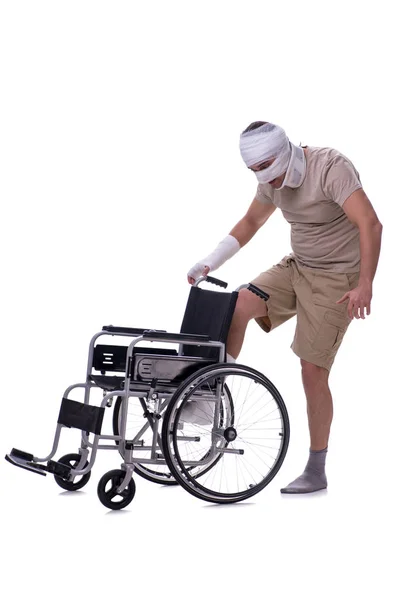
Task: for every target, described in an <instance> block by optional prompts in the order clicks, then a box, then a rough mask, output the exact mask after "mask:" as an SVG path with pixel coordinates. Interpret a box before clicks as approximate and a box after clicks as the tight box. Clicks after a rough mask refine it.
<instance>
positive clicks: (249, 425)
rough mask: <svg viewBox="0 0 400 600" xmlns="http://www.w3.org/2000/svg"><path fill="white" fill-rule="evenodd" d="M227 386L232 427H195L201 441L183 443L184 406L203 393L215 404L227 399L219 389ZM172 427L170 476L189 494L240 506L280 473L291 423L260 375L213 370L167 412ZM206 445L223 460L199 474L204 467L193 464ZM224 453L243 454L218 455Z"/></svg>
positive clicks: (184, 388) (245, 369)
mask: <svg viewBox="0 0 400 600" xmlns="http://www.w3.org/2000/svg"><path fill="white" fill-rule="evenodd" d="M216 383H217V385H218V386H219V387H217V386H216ZM222 386H223V387H222ZM226 387H227V388H228V389H229V390H230V393H231V395H232V399H233V405H234V411H235V419H234V423H228V422H226V423H224V424H223V427H219V428H218V427H215V422H214V424H212V423H210V424H209V425H207V426H205V425H202V426H196V432H197V441H187V440H184V439H182V436H180V434H179V431H178V429H177V422H178V421H179V417H180V414H181V411H182V409H183V407H184V406H185V404H186V403H187V402H188V401H189V400H190V399H193V398H194V397H195V396H196V395H197V396H198V397H200V396H202V395H204V394H205V393H207V394H208V396H209V397H210V398H211V397H214V401H215V400H216V399H217V398H218V397H221V396H222V395H223V393H222V394H221V393H218V391H217V390H218V389H219V390H225V389H226ZM171 404H172V401H171ZM216 406H217V405H216ZM168 425H169V427H168V433H167V434H166V435H165V436H164V439H165V440H166V442H165V445H167V446H168V462H169V465H170V468H171V472H172V473H173V474H174V475H175V477H176V478H177V479H178V480H179V482H180V483H181V484H182V485H183V486H184V487H185V488H186V489H187V490H188V491H190V492H192V493H194V495H197V496H199V497H201V498H204V499H207V500H211V501H236V500H238V499H244V498H245V497H249V496H251V495H253V494H255V493H257V492H258V491H259V490H260V489H262V488H263V487H265V485H267V484H268V483H269V482H270V481H271V479H272V478H273V477H274V476H275V475H276V473H277V472H278V470H279V468H280V465H281V464H282V462H283V458H284V456H285V454H286V450H287V445H288V437H289V421H288V417H287V412H286V408H285V406H284V403H283V400H282V398H281V397H280V394H279V392H278V391H277V390H276V388H275V387H274V386H273V385H272V384H271V382H269V380H268V379H266V378H265V377H264V376H263V375H262V374H260V373H258V372H257V371H255V370H253V369H250V368H248V367H243V366H241V365H235V367H233V366H232V367H225V368H221V367H216V368H210V369H208V370H207V372H205V373H204V372H203V373H202V374H200V375H198V376H197V377H193V378H192V379H191V381H190V382H189V383H188V385H187V386H182V387H181V388H180V389H179V390H178V391H177V393H176V394H175V396H174V398H173V406H171V410H169V411H168ZM185 433H186V432H185ZM224 434H225V435H224ZM193 437H194V435H193ZM198 438H200V439H198ZM207 446H208V447H209V452H210V454H214V456H215V455H218V456H219V460H218V461H216V462H215V464H214V465H213V468H212V469H207V470H206V471H204V472H203V473H199V472H198V471H199V470H200V466H195V465H194V464H193V463H195V462H196V461H197V460H198V457H199V456H200V455H204V448H205V447H207ZM224 448H226V449H229V450H233V451H235V452H237V451H241V452H242V454H236V453H222V452H219V451H220V450H221V449H224Z"/></svg>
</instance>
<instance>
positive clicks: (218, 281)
mask: <svg viewBox="0 0 400 600" xmlns="http://www.w3.org/2000/svg"><path fill="white" fill-rule="evenodd" d="M206 281H208V282H209V283H213V284H214V285H219V286H220V287H222V288H227V287H228V284H227V283H226V282H225V281H221V279H216V278H215V277H209V276H208V275H207V277H206Z"/></svg>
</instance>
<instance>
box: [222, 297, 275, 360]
mask: <svg viewBox="0 0 400 600" xmlns="http://www.w3.org/2000/svg"><path fill="white" fill-rule="evenodd" d="M266 315H267V305H266V303H265V302H264V300H262V299H261V298H259V297H258V296H256V295H255V294H253V292H250V291H249V290H241V291H240V292H239V297H238V299H237V303H236V308H235V312H234V315H233V318H232V323H231V326H230V329H229V334H228V340H227V352H228V353H229V354H230V355H231V356H233V357H234V358H237V357H238V356H239V353H240V350H241V349H242V345H243V340H244V335H245V333H246V329H247V325H248V323H249V321H250V320H251V319H254V318H256V317H265V316H266Z"/></svg>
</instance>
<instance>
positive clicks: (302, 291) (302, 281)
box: [251, 254, 359, 371]
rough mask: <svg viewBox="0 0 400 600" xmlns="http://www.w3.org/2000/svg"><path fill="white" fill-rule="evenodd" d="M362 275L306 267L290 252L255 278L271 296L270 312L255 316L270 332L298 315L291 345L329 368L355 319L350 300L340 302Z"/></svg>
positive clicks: (303, 356) (316, 363)
mask: <svg viewBox="0 0 400 600" xmlns="http://www.w3.org/2000/svg"><path fill="white" fill-rule="evenodd" d="M358 279H359V273H336V272H332V271H323V270H321V269H311V268H308V267H303V266H302V265H300V264H299V263H298V262H297V261H296V259H295V257H294V255H293V254H290V255H288V256H285V257H284V258H283V259H282V260H281V261H280V262H279V263H278V264H277V265H274V266H273V267H272V268H271V269H268V271H265V272H264V273H261V274H260V275H259V276H258V277H256V278H255V279H253V281H252V282H251V283H253V284H254V285H256V286H258V287H259V288H260V289H262V290H263V291H265V292H267V293H268V294H269V296H270V298H269V300H268V301H267V308H268V315H267V316H266V317H261V318H257V319H255V320H256V322H257V323H258V325H259V326H260V327H261V328H262V329H263V330H264V331H266V332H267V333H268V332H269V331H272V329H275V328H276V327H279V325H282V323H285V321H287V320H288V319H290V318H292V317H294V315H297V325H296V331H295V334H294V339H293V342H292V344H291V349H292V350H293V352H294V353H295V354H296V355H297V356H299V357H300V358H302V359H304V360H306V361H307V362H310V363H312V364H315V365H318V366H319V367H324V368H325V369H327V370H328V371H329V370H330V368H331V367H332V364H333V362H334V360H335V356H336V353H337V351H338V349H339V347H340V345H341V343H342V340H343V337H344V334H345V333H346V330H347V328H348V326H349V324H350V322H351V319H350V318H349V316H348V314H347V302H343V303H342V304H336V302H337V301H338V300H340V298H341V297H342V296H343V295H344V294H345V293H346V292H348V291H350V290H352V289H354V288H355V287H356V286H357V283H358Z"/></svg>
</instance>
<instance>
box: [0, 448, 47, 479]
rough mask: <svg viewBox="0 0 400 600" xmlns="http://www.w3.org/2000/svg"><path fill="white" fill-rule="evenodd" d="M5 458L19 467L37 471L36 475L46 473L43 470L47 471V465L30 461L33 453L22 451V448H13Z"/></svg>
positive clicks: (33, 471)
mask: <svg viewBox="0 0 400 600" xmlns="http://www.w3.org/2000/svg"><path fill="white" fill-rule="evenodd" d="M5 459H6V460H7V461H8V462H9V463H11V464H12V465H15V466H16V467H20V468H21V469H26V470H27V471H32V473H37V474H38V475H46V473H44V471H47V467H46V466H45V465H39V464H38V463H34V462H32V461H33V454H29V453H28V452H23V451H22V450H17V448H13V449H12V450H11V452H10V454H6V456H5Z"/></svg>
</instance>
